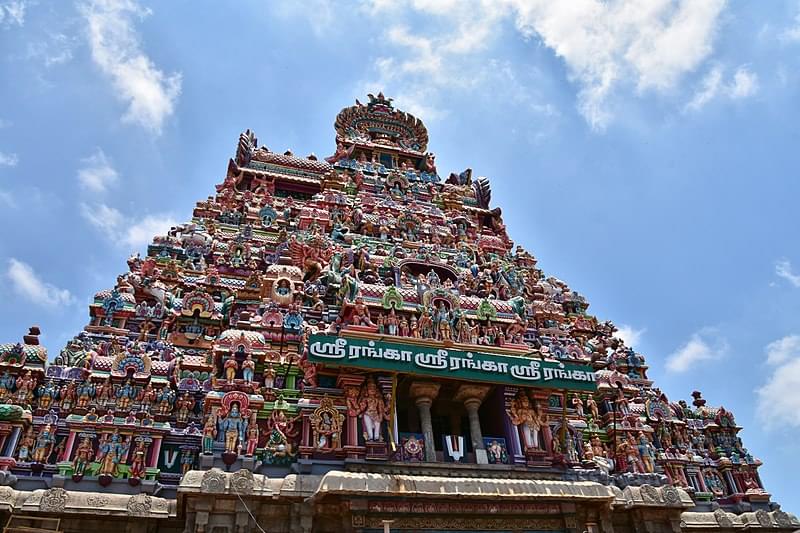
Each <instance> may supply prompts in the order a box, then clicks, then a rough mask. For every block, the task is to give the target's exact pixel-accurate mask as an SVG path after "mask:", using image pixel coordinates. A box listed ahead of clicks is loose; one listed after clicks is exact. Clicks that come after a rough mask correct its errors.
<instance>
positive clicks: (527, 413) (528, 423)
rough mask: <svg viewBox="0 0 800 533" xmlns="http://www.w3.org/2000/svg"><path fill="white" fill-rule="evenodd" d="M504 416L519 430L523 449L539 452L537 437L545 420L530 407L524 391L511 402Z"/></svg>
mask: <svg viewBox="0 0 800 533" xmlns="http://www.w3.org/2000/svg"><path fill="white" fill-rule="evenodd" d="M506 414H507V415H508V418H509V419H510V420H511V423H512V424H513V425H515V426H517V428H518V429H519V431H520V434H521V435H522V442H523V445H524V447H525V449H531V448H532V449H536V450H540V449H541V448H542V447H541V443H540V438H539V436H540V432H541V430H542V427H543V426H544V424H545V423H546V422H545V420H546V419H545V417H544V416H542V415H540V414H539V413H538V412H537V411H536V408H535V407H534V406H532V405H531V402H530V399H529V398H528V395H527V394H525V392H524V391H521V392H520V393H519V394H518V395H517V397H516V398H514V400H512V401H511V406H510V408H509V409H507V410H506Z"/></svg>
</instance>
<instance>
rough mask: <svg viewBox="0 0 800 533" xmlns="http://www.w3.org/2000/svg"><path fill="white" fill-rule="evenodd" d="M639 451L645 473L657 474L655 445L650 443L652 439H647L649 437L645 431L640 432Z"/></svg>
mask: <svg viewBox="0 0 800 533" xmlns="http://www.w3.org/2000/svg"><path fill="white" fill-rule="evenodd" d="M637 450H638V452H639V457H641V459H642V465H643V466H644V471H645V472H647V473H653V472H655V471H656V463H655V458H656V454H655V450H654V448H653V445H652V444H651V443H650V439H648V438H647V435H645V434H644V432H643V431H640V432H639V443H638V444H637Z"/></svg>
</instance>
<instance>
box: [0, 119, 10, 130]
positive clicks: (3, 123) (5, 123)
mask: <svg viewBox="0 0 800 533" xmlns="http://www.w3.org/2000/svg"><path fill="white" fill-rule="evenodd" d="M10 127H11V121H10V120H5V119H2V118H0V129H2V128H10Z"/></svg>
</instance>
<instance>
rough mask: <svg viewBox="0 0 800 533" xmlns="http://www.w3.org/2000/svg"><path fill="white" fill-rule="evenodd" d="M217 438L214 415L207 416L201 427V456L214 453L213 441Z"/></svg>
mask: <svg viewBox="0 0 800 533" xmlns="http://www.w3.org/2000/svg"><path fill="white" fill-rule="evenodd" d="M216 438H217V422H216V419H215V418H214V414H213V413H212V414H210V415H208V418H206V423H205V425H204V426H203V455H211V454H213V453H214V439H216Z"/></svg>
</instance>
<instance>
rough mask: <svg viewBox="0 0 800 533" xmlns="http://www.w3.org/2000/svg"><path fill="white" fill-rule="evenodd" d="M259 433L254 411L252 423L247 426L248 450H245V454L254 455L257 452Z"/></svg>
mask: <svg viewBox="0 0 800 533" xmlns="http://www.w3.org/2000/svg"><path fill="white" fill-rule="evenodd" d="M258 435H259V431H258V424H256V420H255V413H253V419H252V420H251V421H250V424H249V426H248V428H247V450H246V452H245V456H247V457H252V456H253V455H254V454H255V453H256V446H258Z"/></svg>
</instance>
